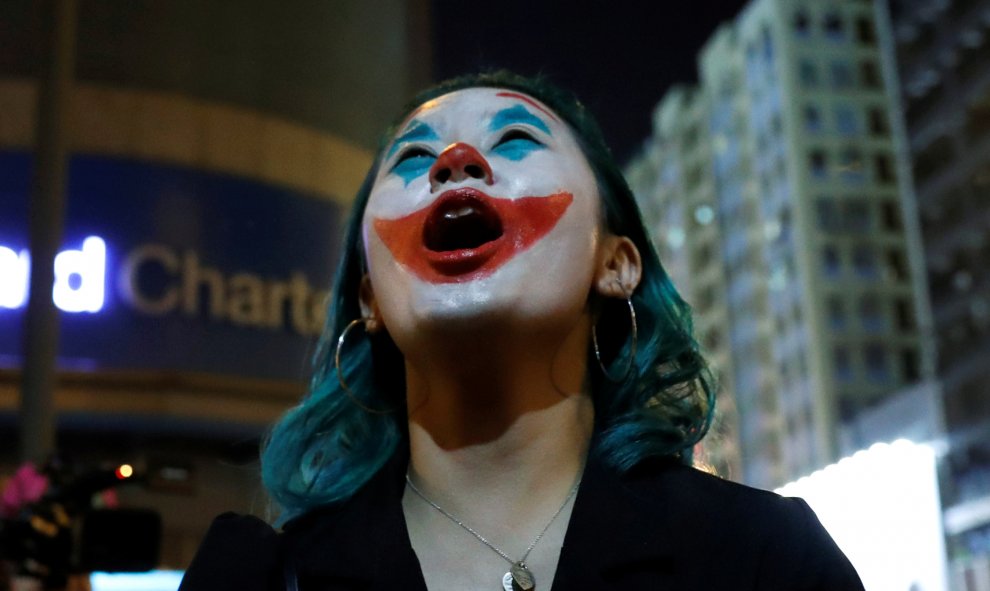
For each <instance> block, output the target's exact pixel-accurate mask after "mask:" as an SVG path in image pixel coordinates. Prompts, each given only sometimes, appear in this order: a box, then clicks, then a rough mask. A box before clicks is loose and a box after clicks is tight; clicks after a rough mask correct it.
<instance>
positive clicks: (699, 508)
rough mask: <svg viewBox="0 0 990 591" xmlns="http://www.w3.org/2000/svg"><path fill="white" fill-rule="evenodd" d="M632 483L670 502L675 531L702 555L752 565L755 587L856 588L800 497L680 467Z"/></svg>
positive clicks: (848, 570)
mask: <svg viewBox="0 0 990 591" xmlns="http://www.w3.org/2000/svg"><path fill="white" fill-rule="evenodd" d="M635 480H640V481H641V484H640V485H639V486H642V487H644V489H645V490H648V491H649V493H648V494H650V496H652V495H653V494H656V495H658V496H656V497H654V498H665V499H668V500H669V502H670V503H671V505H672V511H671V512H672V513H673V514H675V517H674V520H675V522H676V529H677V530H680V531H690V532H691V534H690V535H689V536H688V537H690V538H692V539H696V540H705V542H704V545H706V546H708V547H709V549H711V547H712V545H714V546H720V547H721V549H720V550H718V551H719V552H721V551H724V552H728V553H731V554H735V555H736V556H738V557H739V558H742V556H740V555H744V556H747V560H748V561H751V564H754V565H755V566H756V568H755V570H754V574H753V576H754V578H755V586H756V588H757V589H795V590H797V589H801V590H809V591H810V590H822V591H824V590H829V591H845V590H849V591H861V590H862V589H863V584H862V582H861V581H860V579H859V576H858V575H857V573H856V570H855V569H854V568H853V566H852V564H851V563H850V562H849V559H848V558H847V557H846V556H845V554H843V552H842V550H840V549H839V547H838V546H837V545H836V544H835V542H834V541H833V540H832V537H831V536H830V535H829V534H828V532H827V531H826V530H825V528H824V527H823V526H822V524H821V522H820V521H819V519H818V516H817V515H816V514H815V512H814V511H813V510H812V509H811V507H810V506H808V504H807V503H806V502H805V501H804V500H803V499H801V498H796V497H782V496H780V495H778V494H776V493H774V492H770V491H766V490H761V489H757V488H752V487H749V486H746V485H743V484H739V483H736V482H731V481H729V480H725V479H723V478H720V477H718V476H715V475H712V474H708V473H706V472H702V471H701V470H697V469H695V468H691V467H688V466H682V465H670V464H668V465H665V466H662V467H654V468H652V469H649V468H648V469H647V470H645V471H644V472H643V473H642V474H640V476H639V478H638V479H637V478H634V481H635ZM731 554H729V555H731ZM709 555H711V554H709ZM722 555H723V556H725V554H722ZM713 566H715V565H713Z"/></svg>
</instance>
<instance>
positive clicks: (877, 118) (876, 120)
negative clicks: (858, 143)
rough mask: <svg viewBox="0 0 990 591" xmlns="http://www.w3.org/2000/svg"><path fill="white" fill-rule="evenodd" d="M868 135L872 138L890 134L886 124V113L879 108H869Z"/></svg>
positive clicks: (888, 125) (888, 126)
mask: <svg viewBox="0 0 990 591" xmlns="http://www.w3.org/2000/svg"><path fill="white" fill-rule="evenodd" d="M869 118H870V134H871V135H873V136H881V137H882V136H887V135H888V134H890V124H889V123H888V122H887V111H885V110H884V109H883V108H881V107H872V108H870V114H869Z"/></svg>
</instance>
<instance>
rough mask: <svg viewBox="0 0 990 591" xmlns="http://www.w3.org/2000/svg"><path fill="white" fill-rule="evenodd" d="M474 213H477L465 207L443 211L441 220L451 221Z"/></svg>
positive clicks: (471, 208)
mask: <svg viewBox="0 0 990 591" xmlns="http://www.w3.org/2000/svg"><path fill="white" fill-rule="evenodd" d="M476 213H478V211H477V210H476V209H475V208H474V207H472V206H470V205H465V206H464V207H460V208H458V209H452V210H450V211H445V212H444V214H443V219H445V220H451V221H453V220H457V219H460V218H462V217H465V216H469V215H472V214H476Z"/></svg>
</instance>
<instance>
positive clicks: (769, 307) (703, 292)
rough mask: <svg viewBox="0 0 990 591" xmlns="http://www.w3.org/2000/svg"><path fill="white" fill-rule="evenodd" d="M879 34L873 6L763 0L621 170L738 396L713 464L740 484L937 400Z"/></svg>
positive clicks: (777, 477) (802, 464) (783, 474)
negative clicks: (900, 408)
mask: <svg viewBox="0 0 990 591" xmlns="http://www.w3.org/2000/svg"><path fill="white" fill-rule="evenodd" d="M888 34H889V33H888V28H887V27H886V26H885V24H884V22H883V19H882V15H881V14H880V13H879V12H878V11H877V10H876V7H875V6H874V4H873V3H872V2H870V1H866V0H863V1H859V0H856V1H848V2H835V3H821V2H812V1H810V0H756V1H754V2H753V3H751V4H750V5H749V6H748V7H747V8H746V9H744V11H743V12H742V14H740V15H739V17H738V18H737V19H736V20H735V22H733V23H730V24H727V25H725V26H723V27H722V28H721V29H720V30H719V31H717V32H716V33H715V35H714V36H713V37H712V38H711V39H710V40H709V42H708V43H707V45H706V46H705V48H704V49H703V50H702V52H701V55H700V57H699V84H698V86H697V87H696V88H692V89H677V90H675V91H673V92H671V93H670V94H668V95H667V96H666V97H664V99H663V100H662V101H661V103H660V104H659V105H658V107H657V109H656V116H655V119H654V136H653V138H652V139H651V140H650V141H649V143H648V146H647V148H646V150H644V154H643V155H642V156H641V157H640V159H639V160H638V161H637V162H634V163H633V164H632V165H631V166H630V176H631V177H632V179H633V181H634V185H635V186H634V190H635V191H636V192H637V196H638V198H639V200H640V201H641V203H643V207H644V210H645V211H647V212H648V217H649V218H650V219H649V223H650V224H651V225H652V226H653V230H654V231H655V233H656V236H657V240H658V243H659V246H660V248H661V250H662V251H663V252H664V253H666V254H667V255H668V256H667V259H665V260H667V261H671V262H672V263H673V264H672V265H671V267H672V271H673V274H674V276H675V281H677V282H678V284H679V285H681V286H682V287H684V288H685V291H686V295H687V299H688V301H689V303H691V304H692V305H693V306H694V308H695V310H696V314H697V317H698V329H699V330H698V335H699V339H700V341H701V342H702V344H703V345H704V346H705V348H706V349H707V350H708V351H709V352H710V356H711V357H712V358H713V359H715V360H716V361H717V363H716V365H717V369H718V370H719V371H720V375H721V377H722V394H721V395H722V397H723V399H725V400H728V401H729V402H728V404H727V405H726V406H727V407H728V412H727V414H726V416H725V417H724V420H725V422H726V423H727V424H726V425H724V427H723V431H724V432H725V433H727V434H729V437H728V438H727V440H728V441H729V442H730V443H729V445H730V447H729V450H728V451H727V452H726V453H720V452H718V451H716V452H714V455H716V456H719V455H723V456H725V457H727V458H732V462H736V463H737V464H738V466H739V467H740V469H741V471H740V473H739V474H738V477H739V479H740V480H743V481H744V482H747V483H749V484H753V485H756V486H762V487H767V488H773V487H775V486H779V485H781V484H783V483H784V482H787V481H789V480H794V479H796V478H798V477H800V476H803V475H806V474H808V473H810V472H811V471H813V470H815V469H817V468H820V467H822V466H824V465H825V464H827V463H829V462H832V461H834V460H836V459H838V457H839V456H840V455H841V454H843V453H848V452H852V451H855V450H856V449H858V448H861V447H864V446H866V445H868V444H869V443H870V442H871V441H872V440H873V437H874V433H873V432H871V430H870V429H867V428H864V425H863V423H862V421H861V419H862V418H863V417H865V416H868V415H870V414H871V413H877V412H878V411H879V410H880V409H882V408H883V407H885V406H886V405H889V404H892V402H893V401H894V400H895V399H897V398H898V397H900V396H903V395H904V393H905V392H907V393H909V394H908V395H909V396H916V397H918V398H920V399H921V402H922V403H921V404H920V405H917V404H916V405H913V406H912V408H913V410H912V411H910V412H909V414H912V413H913V416H915V418H918V415H923V414H926V413H927V409H929V408H930V406H931V405H930V404H928V403H930V402H931V398H932V396H933V393H934V391H935V389H934V387H932V385H931V384H932V376H933V370H934V363H933V356H932V351H931V347H930V346H929V344H928V342H927V340H926V339H925V338H924V337H925V334H926V332H927V331H928V330H929V328H928V327H929V325H930V320H929V314H928V313H927V310H928V305H927V301H926V298H925V292H924V289H923V279H924V275H923V273H922V266H923V263H922V253H921V244H920V240H919V232H918V230H917V227H916V225H913V224H912V223H911V222H910V220H911V212H912V211H913V201H914V197H913V193H912V188H911V182H910V177H909V175H907V174H906V173H907V171H908V163H907V160H906V153H905V151H904V150H903V149H902V143H903V140H902V137H901V135H900V134H899V133H898V127H897V125H896V124H895V123H896V119H895V115H896V105H895V102H894V101H895V98H896V94H895V92H894V88H896V76H895V75H894V73H893V72H892V71H891V69H890V65H889V63H888V62H889V60H888V59H886V58H885V56H884V51H883V47H884V45H883V43H882V38H883V37H884V36H885V35H888ZM698 144H700V147H699V146H698ZM646 171H653V173H652V174H648V173H647V172H646ZM912 392H914V393H915V394H911V393H912ZM918 392H920V394H919V393H918ZM936 414H937V413H936ZM882 415H883V413H880V415H878V416H882ZM921 419H926V420H929V421H930V423H931V424H930V425H929V428H927V429H923V430H925V431H926V432H933V431H934V430H936V429H937V427H938V421H937V420H935V419H933V418H932V417H930V416H925V417H921ZM893 431H894V432H896V429H893ZM716 443H717V442H716Z"/></svg>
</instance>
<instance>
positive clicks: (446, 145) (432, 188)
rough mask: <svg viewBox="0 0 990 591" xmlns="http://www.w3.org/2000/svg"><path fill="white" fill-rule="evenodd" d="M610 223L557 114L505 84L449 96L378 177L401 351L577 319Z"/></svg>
mask: <svg viewBox="0 0 990 591" xmlns="http://www.w3.org/2000/svg"><path fill="white" fill-rule="evenodd" d="M601 226H602V224H601V220H600V199H599V194H598V188H597V183H596V181H595V177H594V174H593V172H592V170H591V168H590V166H589V165H588V162H587V160H586V159H585V157H584V155H583V153H582V152H581V149H580V147H579V145H578V142H577V140H576V139H575V137H574V135H573V134H572V132H571V130H570V128H569V127H568V126H567V124H566V123H564V122H563V121H562V120H561V119H560V118H559V117H558V116H557V115H555V114H554V113H553V112H551V111H550V109H549V108H547V107H546V106H544V105H543V104H541V103H540V102H539V101H537V100H535V99H533V98H531V97H529V96H526V95H523V94H520V93H518V92H513V91H507V90H501V89H495V88H471V89H466V90H459V91H456V92H452V93H450V94H447V95H443V96H441V97H439V98H437V99H434V100H432V101H430V102H428V103H426V104H424V105H423V106H421V107H420V108H419V109H417V110H416V111H414V112H413V113H412V115H410V117H409V118H408V119H407V121H406V122H405V123H404V124H403V125H402V126H401V127H400V128H399V131H398V132H397V134H396V136H395V138H394V139H393V141H392V144H391V145H390V146H389V147H388V148H387V149H386V152H385V156H384V158H383V160H382V165H381V167H380V169H379V171H378V175H377V177H376V178H375V183H374V186H373V188H372V191H371V195H370V197H369V200H368V205H367V208H366V210H365V213H364V219H363V232H364V244H365V249H366V253H365V254H366V257H367V261H368V270H369V278H370V283H371V287H372V290H371V291H372V292H373V296H371V297H373V307H377V309H378V310H379V311H380V313H381V317H382V320H383V321H384V323H385V326H386V327H387V328H388V330H389V332H390V333H391V334H392V336H393V338H394V339H395V340H396V342H397V343H398V344H399V345H400V348H402V344H403V341H404V340H405V339H404V338H403V335H404V334H413V333H414V332H415V331H417V330H419V329H421V328H423V327H424V326H427V325H429V326H431V327H432V328H442V327H443V326H445V325H447V326H452V327H453V326H456V325H458V324H460V323H462V322H463V321H470V322H472V323H475V322H478V321H484V320H494V321H496V322H503V321H504V322H509V323H516V322H523V323H532V322H540V321H543V320H545V321H560V320H567V319H570V320H567V321H569V322H571V323H573V322H574V320H573V318H574V317H575V316H576V315H578V314H581V313H582V312H583V311H584V310H585V304H586V302H587V298H588V294H589V290H590V289H591V285H592V281H593V276H594V270H595V266H596V259H597V257H598V249H599V244H600V242H601V236H602V229H601ZM366 303H368V300H367V297H366Z"/></svg>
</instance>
